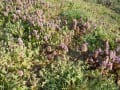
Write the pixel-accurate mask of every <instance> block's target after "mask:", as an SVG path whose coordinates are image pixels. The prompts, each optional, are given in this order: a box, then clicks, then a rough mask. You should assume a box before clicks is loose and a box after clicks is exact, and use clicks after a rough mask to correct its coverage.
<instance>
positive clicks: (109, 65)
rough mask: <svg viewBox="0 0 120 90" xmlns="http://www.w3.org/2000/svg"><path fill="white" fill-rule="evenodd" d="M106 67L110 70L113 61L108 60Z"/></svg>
mask: <svg viewBox="0 0 120 90" xmlns="http://www.w3.org/2000/svg"><path fill="white" fill-rule="evenodd" d="M107 68H108V69H109V70H112V68H113V63H111V62H109V63H108V64H107Z"/></svg>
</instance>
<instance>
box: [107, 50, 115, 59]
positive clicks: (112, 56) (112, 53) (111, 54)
mask: <svg viewBox="0 0 120 90" xmlns="http://www.w3.org/2000/svg"><path fill="white" fill-rule="evenodd" d="M109 56H110V59H113V60H114V59H115V57H116V52H115V51H112V50H110V54H109Z"/></svg>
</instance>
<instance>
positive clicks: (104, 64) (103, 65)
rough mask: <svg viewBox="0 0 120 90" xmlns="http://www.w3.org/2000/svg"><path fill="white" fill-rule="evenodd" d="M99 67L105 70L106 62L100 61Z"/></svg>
mask: <svg viewBox="0 0 120 90" xmlns="http://www.w3.org/2000/svg"><path fill="white" fill-rule="evenodd" d="M101 67H102V68H103V69H105V68H106V67H107V63H106V61H102V63H101Z"/></svg>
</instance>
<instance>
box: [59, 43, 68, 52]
mask: <svg viewBox="0 0 120 90" xmlns="http://www.w3.org/2000/svg"><path fill="white" fill-rule="evenodd" d="M60 48H61V49H63V50H65V51H66V52H68V47H67V45H65V44H64V43H61V44H60Z"/></svg>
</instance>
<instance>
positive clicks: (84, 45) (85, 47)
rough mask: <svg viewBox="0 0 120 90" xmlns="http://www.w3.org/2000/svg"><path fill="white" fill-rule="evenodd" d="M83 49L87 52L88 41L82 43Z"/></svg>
mask: <svg viewBox="0 0 120 90" xmlns="http://www.w3.org/2000/svg"><path fill="white" fill-rule="evenodd" d="M81 50H82V52H87V51H88V43H84V44H82V47H81Z"/></svg>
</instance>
